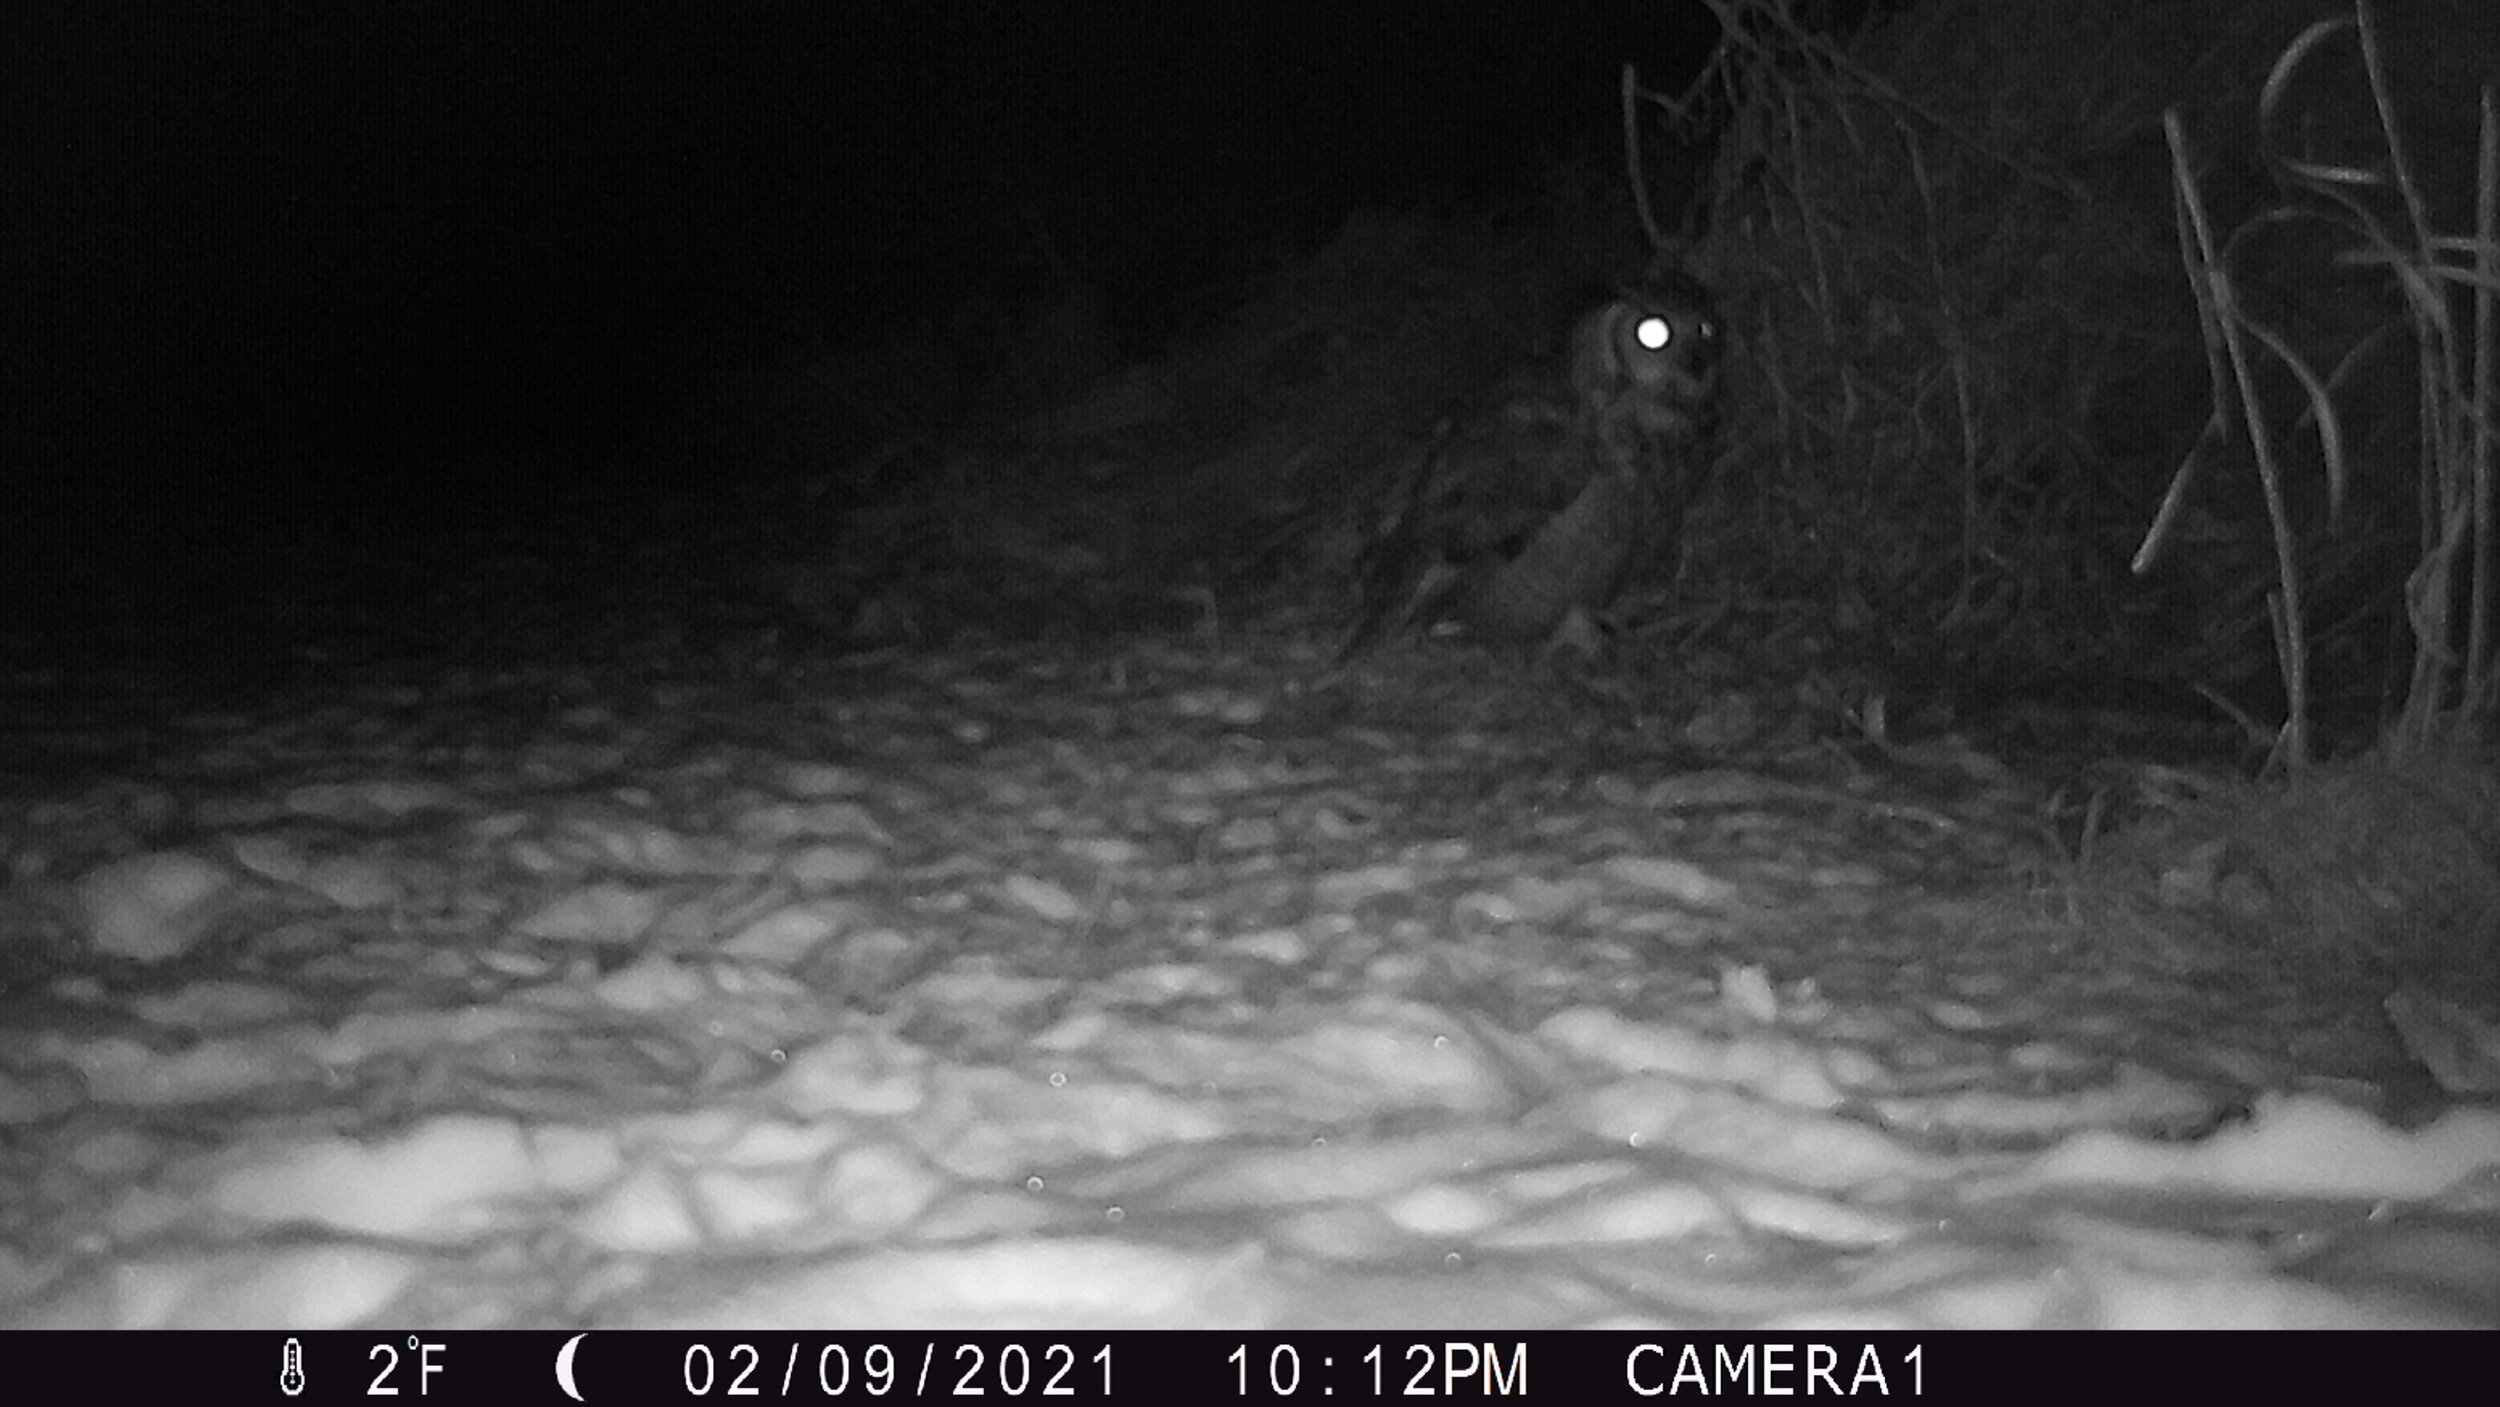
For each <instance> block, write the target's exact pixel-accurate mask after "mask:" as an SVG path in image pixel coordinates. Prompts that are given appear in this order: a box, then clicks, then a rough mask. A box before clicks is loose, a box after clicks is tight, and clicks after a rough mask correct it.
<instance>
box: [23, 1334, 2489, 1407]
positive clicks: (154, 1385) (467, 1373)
mask: <svg viewBox="0 0 2500 1407" xmlns="http://www.w3.org/2000/svg"><path fill="white" fill-rule="evenodd" d="M2402 1337H2403V1341H2402V1342H2401V1343H2398V1342H2391V1341H2390V1340H2389V1338H2388V1336H2385V1335H2372V1334H2363V1335H2349V1336H2346V1335H2337V1336H2329V1337H2320V1336H2316V1335H2290V1336H2269V1335H2245V1334H2219V1333H2181V1334H2157V1335H2151V1334H2075V1335H2044V1334H1972V1333H1939V1334H1912V1333H1876V1334H1849V1333H1837V1334H1817V1333H1812V1332H1800V1333H1776V1334H1677V1333H1663V1332H1662V1333H1636V1332H1613V1331H1610V1332H1603V1333H1554V1332H1539V1333H1525V1334H1502V1333H1429V1332H1428V1333H1388V1334H1375V1333H1359V1332H1353V1331H1347V1330H1329V1331H1322V1332H1314V1333H1307V1334H1283V1333H1275V1332H1258V1333H1231V1332H1225V1331H1218V1330H1189V1331H1182V1332H1169V1333H1157V1332H1147V1331H1124V1332H1119V1333H1091V1334H1089V1333H1058V1332H1034V1333H1015V1334H1009V1333H990V1332H979V1333H961V1334H949V1333H935V1334H930V1333H890V1334H857V1333H840V1332H830V1333H823V1334H792V1333H787V1332H773V1333H738V1332H723V1333H650V1332H637V1331H629V1330H614V1329H602V1330H596V1331H591V1332H585V1333H543V1332H526V1333H524V1332H488V1331H458V1332H444V1333H435V1332H428V1331H423V1330H411V1331H396V1332H390V1333H381V1332H354V1333H350V1332H336V1331H329V1332H319V1333H303V1334H285V1333H259V1332H253V1333H240V1332H237V1333H129V1334H109V1335H108V1334H72V1333H25V1334H13V1335H9V1336H7V1337H5V1338H0V1365H5V1367H4V1368H0V1372H5V1378H4V1379H0V1381H7V1382H11V1383H15V1384H17V1385H18V1386H19V1387H21V1388H33V1387H35V1385H38V1384H42V1385H44V1386H45V1389H46V1390H43V1391H38V1392H35V1393H33V1394H32V1395H30V1396H29V1397H28V1398H27V1400H28V1401H35V1400H43V1401H55V1402H57V1401H68V1400H79V1399H83V1400H90V1401H123V1402H153V1403H181V1402H189V1401H218V1402H228V1403H235V1402H265V1403H273V1404H286V1403H324V1402H353V1401H359V1400H363V1401H368V1402H371V1401H381V1402H394V1403H400V1404H406V1407H417V1404H429V1405H430V1404H435V1403H442V1404H466V1403H540V1402H543V1403H549V1404H555V1405H556V1407H563V1404H568V1403H577V1402H578V1403H583V1404H599V1405H600V1407H608V1405H610V1404H615V1405H616V1407H621V1405H622V1404H627V1403H680V1402H693V1403H702V1402H722V1403H743V1402H785V1401H786V1402H809V1401H824V1402H835V1401H846V1400H847V1401H850V1402H862V1403H882V1402H915V1401H924V1400H940V1399H945V1400H976V1399H977V1400H981V1401H986V1402H991V1403H999V1402H1008V1401H1025V1400H1030V1401H1035V1402H1050V1401H1071V1402H1101V1401H1125V1402H1181V1403H1221V1402H1233V1401H1241V1402H1251V1401H1256V1402H1274V1401H1307V1402H1313V1403H1320V1402H1343V1401H1367V1400H1370V1399H1374V1398H1384V1397H1396V1398H1403V1399H1408V1400H1416V1399H1443V1400H1454V1401H1478V1400H1490V1399H1511V1398H1522V1399H1530V1400H1544V1401H1549V1402H1562V1401H1566V1400H1568V1401H1573V1402H1655V1401H1659V1400H1661V1399H1667V1398H1685V1399H1691V1398H1738V1399H1742V1398H1826V1399H1834V1398H1844V1397H1846V1398H1869V1399H1883V1398H1939V1399H1949V1400H1956V1401H1979V1400H1983V1399H1984V1400H1987V1401H1991V1402H2000V1403H2001V1402H2004V1401H2008V1400H2016V1394H2020V1395H2022V1396H2025V1397H2027V1396H2030V1395H2032V1394H2036V1393H2040V1392H2043V1391H2046V1392H2049V1393H2052V1394H2056V1395H2073V1394H2091V1395H2092V1396H2093V1397H2094V1398H2096V1399H2098V1400H2101V1401H2114V1400H2124V1398H2121V1397H2119V1396H2118V1395H2120V1394H2123V1395H2124V1397H2125V1398H2138V1399H2144V1398H2149V1399H2152V1400H2163V1399H2169V1398H2173V1397H2181V1396H2185V1395H2187V1394H2190V1393H2193V1394H2196V1395H2197V1396H2199V1397H2203V1396H2205V1395H2206V1394H2208V1393H2211V1392H2214V1391H2222V1390H2227V1391H2229V1392H2230V1393H2231V1394H2232V1395H2235V1396H2243V1397H2244V1396H2248V1395H2252V1394H2259V1393H2264V1392H2269V1391H2276V1392H2297V1393H2302V1394H2307V1395H2312V1396H2317V1395H2342V1394H2351V1395H2354V1396H2358V1395H2360V1394H2362V1393H2364V1392H2381V1391H2384V1390H2385V1389H2386V1387H2387V1386H2388V1385H2389V1383H2390V1382H2391V1381H2396V1380H2407V1381H2413V1382H2416V1383H2420V1382H2435V1381H2456V1382H2471V1381H2479V1380H2481V1377H2482V1375H2484V1374H2485V1373H2487V1371H2488V1367H2489V1365H2488V1363H2487V1362H2485V1361H2482V1360H2485V1359H2487V1358H2488V1354H2489V1349H2490V1340H2489V1339H2487V1338H2483V1337H2481V1336H2479V1335H2454V1336H2431V1335H2423V1334H2407V1335H2404V1336H2402ZM2442 1361H2446V1362H2448V1363H2449V1367H2448V1368H2446V1369H2441V1368H2439V1367H2438V1364H2439V1363H2440V1362H2442ZM2450 1375H2453V1376H2450ZM2346 1400H2349V1399H2346Z"/></svg>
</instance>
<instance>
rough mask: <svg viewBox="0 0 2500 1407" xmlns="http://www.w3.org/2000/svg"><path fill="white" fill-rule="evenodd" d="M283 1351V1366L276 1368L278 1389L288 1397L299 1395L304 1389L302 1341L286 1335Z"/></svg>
mask: <svg viewBox="0 0 2500 1407" xmlns="http://www.w3.org/2000/svg"><path fill="white" fill-rule="evenodd" d="M285 1352H286V1361H285V1366H284V1367H282V1368H280V1369H278V1391H280V1392H283V1393H285V1394H286V1395H287V1396H289V1397H296V1396H300V1395H301V1394H302V1393H303V1391H304V1341H303V1340H301V1339H298V1338H296V1337H295V1336H293V1335H291V1334H290V1335H288V1336H287V1341H286V1350H285Z"/></svg>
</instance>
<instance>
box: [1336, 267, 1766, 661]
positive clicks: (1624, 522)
mask: <svg viewBox="0 0 2500 1407" xmlns="http://www.w3.org/2000/svg"><path fill="white" fill-rule="evenodd" d="M1718 387H1719V327H1718V323H1717V320H1716V317H1715V315H1714V314H1713V312H1712V310H1711V305H1710V297H1709V292H1708V290H1707V289H1705V288H1704V287H1703V286H1702V285H1701V284H1700V283H1699V282H1698V281H1696V280H1694V279H1693V278H1691V277H1689V276H1687V275H1685V274H1683V273H1681V272H1679V271H1676V270H1672V269H1662V270H1653V271H1652V272H1651V274H1650V275H1649V277H1647V278H1646V279H1644V280H1643V281H1642V282H1641V283H1640V284H1638V285H1636V286H1633V287H1630V288H1624V289H1620V290H1618V291H1617V292H1615V293H1614V294H1613V295H1612V296H1611V297H1609V298H1607V299H1606V300H1605V301H1604V302H1602V303H1600V304H1599V305H1598V306H1596V307H1595V308H1593V309H1591V310H1590V311H1589V312H1588V313H1587V314H1586V315H1584V316H1583V317H1581V318H1580V319H1579V321H1578V322H1577V323H1576V324H1575V325H1574V326H1573V328H1572V331H1571V336H1570V341H1569V344H1568V345H1567V346H1566V347H1565V348H1564V354H1563V356H1562V357H1561V358H1560V359H1559V360H1558V362H1557V363H1556V364H1555V365H1552V366H1549V367H1545V368H1542V369H1541V370H1540V371H1539V372H1538V373H1536V374H1535V375H1533V376H1532V377H1530V378H1529V379H1527V380H1526V381H1524V382H1514V383H1512V384H1511V389H1510V390H1509V392H1508V393H1507V394H1504V395H1501V396H1498V397H1496V398H1494V400H1493V403H1492V404H1491V405H1490V406H1488V407H1486V408H1485V409H1484V410H1483V411H1481V412H1479V413H1477V414H1474V415H1471V416H1464V417H1460V418H1457V419H1454V420H1452V421H1450V422H1448V423H1446V424H1445V425H1444V426H1443V428H1442V430H1441V431H1440V433H1439V434H1438V436H1437V437H1436V441H1435V443H1434V445H1433V446H1432V448H1431V449H1430V450H1428V451H1427V452H1426V453H1425V454H1423V455H1422V456H1421V457H1420V458H1418V459H1417V460H1416V461H1415V463H1414V464H1413V466H1412V467H1411V468H1410V470H1409V472H1408V475H1407V477H1406V479H1405V482H1404V483H1403V484H1402V485H1400V486H1399V487H1398V489H1397V490H1395V491H1394V493H1393V494H1392V498H1391V503H1390V505H1389V508H1388V511H1387V512H1386V513H1385V514H1383V521H1382V525H1381V527H1380V530H1379V532H1378V534H1377V536H1376V537H1374V538H1373V539H1372V541H1371V543H1370V545H1369V546H1368V547H1367V548H1366V550H1365V552H1364V554H1363V560H1362V564H1361V569H1360V570H1361V575H1362V601H1361V608H1360V614H1359V616H1358V618H1357V623H1356V625H1355V628H1354V632H1353V634H1352V635H1351V636H1350V637H1349V638H1348V639H1347V642H1346V646H1345V649H1344V652H1343V654H1344V655H1345V656H1350V655H1352V654H1354V653H1355V652H1357V651H1359V650H1362V649H1364V648H1367V647H1368V646H1370V645H1371V644H1373V643H1375V642H1377V641H1379V640H1382V639H1384V638H1387V637H1390V636H1393V635H1402V634H1408V633H1422V634H1431V635H1440V634H1445V633H1464V634H1467V635H1470V636H1473V637H1475V638H1479V639H1483V640H1486V641H1492V642H1509V643H1520V644H1529V645H1540V646H1542V645H1552V644H1555V643H1569V644H1572V645H1574V646H1576V647H1578V648H1580V649H1582V650H1584V651H1585V650H1587V649H1590V648H1592V646H1593V642H1594V641H1595V640H1596V639H1597V633H1596V628H1595V623H1594V618H1595V615H1596V613H1597V612H1600V611H1602V610H1604V609H1605V608H1606V606H1607V605H1609V604H1610V603H1611V602H1613V600H1614V598H1615V596H1616V593H1618V592H1620V591H1621V590H1622V589H1623V585H1624V582H1625V581H1626V579H1627V578H1628V577H1630V575H1631V574H1632V572H1633V570H1634V568H1635V567H1637V566H1639V565H1640V564H1641V563H1642V562H1643V561H1644V560H1646V559H1649V558H1650V557H1652V556H1654V555H1656V554H1661V553H1671V552H1673V551H1674V550H1676V548H1677V539H1678V537H1679V536H1680V534H1681V532H1682V530H1683V521H1684V508H1685V504H1686V502H1687V500H1688V499H1689V498H1690V497H1691V495H1692V494H1693V493H1694V492H1696V491H1697V490H1698V489H1699V488H1700V487H1701V484H1702V479H1703V475H1704V473H1705V471H1706V469H1707V466H1708V463H1709V458H1710V448H1711V446H1710V441H1711V439H1712V432H1713V429H1714V422H1715V411H1716V404H1717V399H1718Z"/></svg>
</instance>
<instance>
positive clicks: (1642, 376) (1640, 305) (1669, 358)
mask: <svg viewBox="0 0 2500 1407" xmlns="http://www.w3.org/2000/svg"><path fill="white" fill-rule="evenodd" d="M1569 376H1570V379H1571V390H1572V394H1573V396H1574V397H1575V399H1576V400H1577V403H1578V406H1579V411H1580V414H1581V415H1582V416H1583V417H1584V418H1585V419H1586V421H1587V422H1588V423H1589V424H1590V425H1591V426H1592V428H1594V429H1595V430H1596V431H1597V433H1599V434H1600V435H1601V436H1602V437H1605V438H1609V439H1611V438H1614V437H1616V436H1618V435H1627V434H1628V435H1635V436H1643V437H1656V438H1660V439H1664V440H1669V441H1677V440H1693V439H1699V438H1701V437H1702V436H1703V435H1705V434H1706V433H1707V430H1708V427H1709V423H1710V417H1711V413H1712V407H1713V404H1714V403H1715V401H1716V399H1717V396H1718V390H1719V323H1718V314H1717V313H1716V312H1715V311H1714V310H1713V309H1712V307H1711V304H1710V291H1709V290H1708V289H1706V288H1704V287H1703V286H1702V285H1701V283H1700V282H1699V281H1698V280H1696V279H1694V278H1692V277H1691V276H1690V275H1688V274H1685V273H1683V272H1681V271H1679V270H1676V269H1672V268H1658V269H1653V270H1652V271H1651V272H1650V274H1649V275H1648V277H1646V278H1644V279H1642V280H1641V282H1639V283H1638V284H1635V285H1632V286H1630V287H1627V288H1623V289H1619V290H1617V291H1616V293H1615V294H1614V296H1613V297H1611V298H1609V299H1607V300H1606V301H1605V302H1604V303H1602V304H1600V305H1598V307H1597V308H1596V309H1594V310H1593V311H1591V312H1590V313H1589V314H1588V315H1587V316H1586V317H1583V318H1582V319H1580V322H1579V324H1578V325H1577V326H1576V327H1574V328H1573V329H1572V333H1571V354H1570V366H1569Z"/></svg>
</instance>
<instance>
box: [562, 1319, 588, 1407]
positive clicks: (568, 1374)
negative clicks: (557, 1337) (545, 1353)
mask: <svg viewBox="0 0 2500 1407" xmlns="http://www.w3.org/2000/svg"><path fill="white" fill-rule="evenodd" d="M589 1337H590V1335H588V1334H586V1333H582V1334H575V1335H574V1336H573V1337H571V1338H569V1339H566V1340H565V1341H564V1347H562V1348H559V1349H557V1350H556V1386H557V1387H560V1388H562V1389H564V1395H565V1396H567V1397H569V1398H572V1399H573V1400H574V1401H576V1402H579V1401H582V1400H583V1399H582V1390H581V1389H580V1388H577V1387H575V1386H573V1351H574V1350H575V1349H578V1348H580V1347H581V1346H582V1340H584V1339H586V1338H589Z"/></svg>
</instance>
